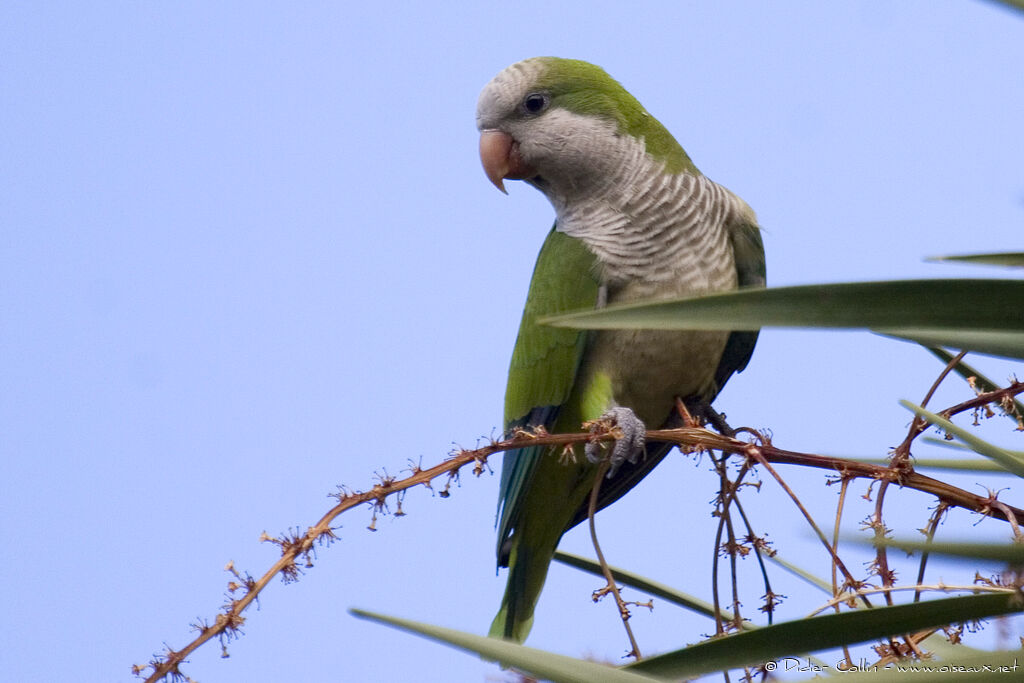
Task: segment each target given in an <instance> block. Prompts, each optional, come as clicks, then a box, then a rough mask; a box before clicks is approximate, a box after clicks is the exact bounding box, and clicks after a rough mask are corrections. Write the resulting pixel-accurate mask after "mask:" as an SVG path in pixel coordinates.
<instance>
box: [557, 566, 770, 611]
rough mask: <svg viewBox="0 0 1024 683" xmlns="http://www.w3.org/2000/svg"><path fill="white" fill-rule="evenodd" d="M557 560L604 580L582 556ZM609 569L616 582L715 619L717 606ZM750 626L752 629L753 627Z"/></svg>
mask: <svg viewBox="0 0 1024 683" xmlns="http://www.w3.org/2000/svg"><path fill="white" fill-rule="evenodd" d="M555 560H557V561H558V562H561V563H562V564H567V565H569V566H570V567H575V568H576V569H580V570H582V571H585V572H588V573H590V574H593V575H594V576H599V577H601V578H602V579H603V578H604V573H603V572H602V571H601V565H599V564H598V563H597V562H594V561H593V560H591V559H589V558H586V557H583V556H581V555H573V554H572V553H565V552H562V551H558V552H556V553H555ZM609 569H611V571H612V576H613V577H614V578H615V580H616V581H619V582H621V583H624V584H625V585H627V586H630V587H632V588H635V589H637V590H640V591H644V592H645V593H649V594H651V595H654V596H656V597H659V598H662V599H664V600H667V601H669V602H671V603H674V604H676V605H679V606H680V607H684V608H686V609H688V610H692V611H694V612H697V613H698V614H703V615H704V616H706V617H710V618H712V619H714V618H715V606H714V605H712V604H711V603H710V602H707V601H705V600H701V599H700V598H697V597H694V596H692V595H690V594H689V593H683V592H682V591H680V590H676V589H675V588H672V587H671V586H666V585H665V584H663V583H658V582H657V581H652V580H651V579H648V578H645V577H643V576H640V575H639V574H634V573H633V572H631V571H628V570H626V569H621V568H619V567H609ZM732 618H733V617H732V614H731V613H730V612H727V611H725V610H723V611H722V619H724V620H726V621H732ZM748 626H750V627H752V626H751V625H748Z"/></svg>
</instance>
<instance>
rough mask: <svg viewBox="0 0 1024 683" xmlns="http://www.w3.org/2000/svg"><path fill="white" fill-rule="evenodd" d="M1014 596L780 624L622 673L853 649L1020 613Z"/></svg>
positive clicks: (693, 670) (681, 674) (677, 672)
mask: <svg viewBox="0 0 1024 683" xmlns="http://www.w3.org/2000/svg"><path fill="white" fill-rule="evenodd" d="M1017 597H1018V596H1017V595H1016V594H1015V593H1013V594H1004V593H992V594H986V595H968V596H963V597H957V598H944V599H942V600H929V601H925V602H917V603H911V604H906V605H895V606H893V607H877V608H874V609H862V610H856V611H853V612H844V613H842V614H826V615H824V616H820V617H813V618H810V619H798V620H796V621H786V622H783V623H781V624H776V625H774V626H766V627H764V628H759V629H757V630H756V631H746V632H744V633H737V634H735V635H731V636H727V637H724V638H718V639H715V640H708V641H704V642H703V643H699V644H697V645H692V646H690V647H687V648H683V649H681V650H676V651H674V652H669V653H667V654H663V655H658V656H657V657H650V658H648V659H644V660H642V661H640V662H637V663H635V664H630V665H628V666H626V667H624V668H625V670H627V671H635V672H639V673H643V674H645V675H653V676H662V677H665V678H687V677H693V676H698V675H700V674H704V673H708V672H711V671H721V670H724V669H732V668H738V667H742V666H749V665H757V664H760V663H762V662H765V661H768V660H778V659H779V658H780V657H784V656H787V655H793V654H795V653H799V652H805V651H809V652H815V651H819V650H825V649H829V648H833V647H838V646H840V645H844V644H848V645H853V644H856V643H861V642H865V641H869V640H873V639H875V638H882V637H885V636H890V635H894V634H900V633H910V632H913V631H917V630H920V629H925V628H932V627H936V626H943V625H946V624H951V623H956V622H961V621H970V620H973V619H983V618H985V617H992V616H998V615H1002V614H1011V613H1014V612H1019V611H1021V609H1022V608H1021V605H1020V604H1019V601H1018V600H1017Z"/></svg>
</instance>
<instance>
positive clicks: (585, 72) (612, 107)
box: [537, 57, 700, 175]
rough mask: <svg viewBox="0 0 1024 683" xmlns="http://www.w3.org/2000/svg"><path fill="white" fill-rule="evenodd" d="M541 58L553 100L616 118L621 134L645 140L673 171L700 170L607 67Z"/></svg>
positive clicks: (543, 79) (543, 84)
mask: <svg viewBox="0 0 1024 683" xmlns="http://www.w3.org/2000/svg"><path fill="white" fill-rule="evenodd" d="M538 59H540V60H541V61H543V62H544V64H545V70H544V72H543V73H542V74H541V75H540V77H539V78H538V81H537V84H538V86H539V87H540V89H542V90H544V91H546V92H548V94H549V95H550V96H551V100H552V102H555V103H557V104H558V105H559V106H561V107H564V108H565V109H567V110H569V111H573V112H576V113H577V114H584V115H587V116H599V117H603V118H610V119H612V120H614V121H615V122H616V124H617V125H618V129H619V132H620V133H622V134H624V135H629V136H630V137H634V138H637V139H642V140H643V141H644V146H645V148H646V150H647V153H648V154H650V155H651V156H652V157H654V158H655V159H657V160H658V161H661V162H663V163H664V164H665V170H666V171H667V172H669V173H692V174H694V175H698V174H699V173H700V171H698V170H697V167H696V166H695V165H694V163H693V161H691V160H690V157H689V155H687V153H686V151H685V150H684V149H683V147H682V145H680V144H679V143H678V142H677V141H676V139H675V138H674V137H672V134H671V133H669V132H668V129H666V128H665V126H663V125H661V122H659V121H658V119H656V118H654V117H653V116H651V115H650V114H649V113H648V112H647V110H646V109H644V106H643V105H642V104H640V102H639V101H638V100H637V99H636V98H635V97H633V96H632V95H630V94H629V91H627V90H626V89H625V88H623V87H622V85H621V84H620V83H619V82H618V81H616V80H615V79H614V78H612V77H611V76H609V75H608V73H607V72H606V71H605V70H604V69H602V68H601V67H599V66H597V65H595V64H591V63H590V62H584V61H582V60H579V59H564V58H562V57H539V58H538Z"/></svg>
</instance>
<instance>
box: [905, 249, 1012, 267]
mask: <svg viewBox="0 0 1024 683" xmlns="http://www.w3.org/2000/svg"><path fill="white" fill-rule="evenodd" d="M925 260H926V261H940V262H941V261H957V262H959V263H977V264H979V265H983V266H1010V267H1011V268H1024V252H1019V251H1018V252H1013V251H1004V252H998V253H992V254H957V255H953V256H932V257H931V258H928V259H925Z"/></svg>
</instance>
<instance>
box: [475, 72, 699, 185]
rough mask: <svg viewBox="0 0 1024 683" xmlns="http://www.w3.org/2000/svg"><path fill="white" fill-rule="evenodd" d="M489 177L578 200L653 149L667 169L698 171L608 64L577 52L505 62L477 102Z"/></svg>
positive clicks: (482, 155)
mask: <svg viewBox="0 0 1024 683" xmlns="http://www.w3.org/2000/svg"><path fill="white" fill-rule="evenodd" d="M476 122H477V128H479V129H480V159H481V161H482V162H483V165H484V170H485V172H486V173H487V177H488V178H489V179H490V180H491V182H492V183H494V184H495V185H496V186H497V187H498V189H500V190H502V191H504V190H505V188H504V185H503V182H502V181H503V180H505V179H509V180H526V181H527V182H529V183H530V184H532V185H534V186H536V187H537V188H538V189H540V190H541V191H542V192H544V193H545V194H547V195H548V196H549V198H551V199H552V200H553V201H554V199H555V197H556V196H557V197H560V198H562V199H571V198H572V196H573V195H575V194H589V193H593V192H600V191H602V188H603V187H604V186H605V185H606V184H607V183H608V182H610V179H611V178H613V177H614V176H615V172H616V171H620V170H622V169H623V167H628V166H629V165H630V164H632V163H636V162H637V159H636V157H637V156H638V155H639V156H646V157H649V159H650V160H653V161H654V162H656V163H660V164H662V165H663V166H664V169H665V171H666V172H667V173H680V172H690V173H696V172H697V171H696V168H694V166H693V163H692V162H691V161H690V159H689V157H688V156H687V155H686V152H684V151H683V148H682V147H681V146H680V145H679V143H677V142H676V141H675V139H674V138H673V137H672V136H671V135H670V134H669V132H668V131H667V130H665V128H664V126H662V125H661V124H660V123H659V122H658V120H657V119H655V118H654V117H653V116H651V115H650V114H648V113H647V111H646V110H645V109H644V108H643V105H641V104H640V103H639V102H638V101H637V100H636V98H634V97H633V96H632V95H630V94H629V93H628V92H627V91H626V89H625V88H623V87H622V86H621V85H620V84H619V83H618V82H617V81H616V80H615V79H613V78H612V77H611V76H609V75H608V74H607V73H605V71H604V69H602V68H601V67H599V66H595V65H593V64H589V63H587V62H583V61H580V60H576V59H561V58H558V57H534V58H532V59H527V60H524V61H521V62H517V63H516V64H513V65H512V66H510V67H508V68H506V69H505V70H503V71H502V72H501V73H499V74H498V75H497V76H495V77H494V78H493V79H492V80H491V82H490V83H488V84H487V85H486V86H485V87H484V89H483V92H481V93H480V99H479V102H478V103H477V113H476Z"/></svg>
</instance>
